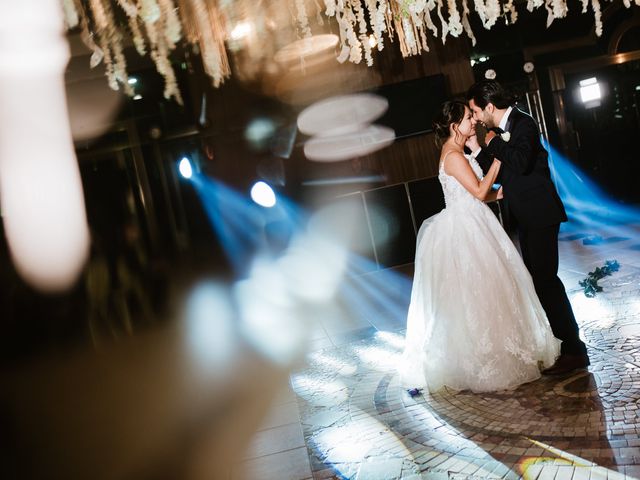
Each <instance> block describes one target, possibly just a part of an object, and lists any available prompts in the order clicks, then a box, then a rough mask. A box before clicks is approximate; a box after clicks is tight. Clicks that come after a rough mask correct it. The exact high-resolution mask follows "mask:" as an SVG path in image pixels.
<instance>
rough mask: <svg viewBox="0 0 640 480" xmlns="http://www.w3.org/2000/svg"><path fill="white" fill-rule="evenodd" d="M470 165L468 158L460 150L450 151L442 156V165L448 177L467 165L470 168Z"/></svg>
mask: <svg viewBox="0 0 640 480" xmlns="http://www.w3.org/2000/svg"><path fill="white" fill-rule="evenodd" d="M468 164H469V162H468V161H467V158H466V157H465V156H464V154H463V153H462V152H460V151H458V150H449V151H446V152H442V154H441V155H440V165H442V167H443V168H444V172H445V173H446V174H447V175H449V174H450V172H452V171H454V170H457V169H459V168H464V166H465V165H467V166H468Z"/></svg>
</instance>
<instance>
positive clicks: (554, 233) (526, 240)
mask: <svg viewBox="0 0 640 480" xmlns="http://www.w3.org/2000/svg"><path fill="white" fill-rule="evenodd" d="M559 231H560V225H552V226H549V227H543V228H534V229H529V230H523V229H522V228H519V229H518V237H519V241H520V250H521V252H522V259H523V260H524V264H525V265H526V266H527V269H528V270H529V273H530V274H531V277H532V278H533V284H534V286H535V289H536V293H537V294H538V298H539V299H540V303H541V304H542V308H544V311H545V313H546V314H547V318H548V319H549V324H550V325H551V330H553V334H554V335H555V337H556V338H558V339H560V340H562V347H561V352H562V353H565V354H571V355H585V356H586V354H587V349H586V346H585V344H584V342H583V341H582V340H580V334H579V329H578V323H577V322H576V318H575V316H574V315H573V309H572V308H571V303H570V302H569V298H568V297H567V292H566V291H565V288H564V285H563V284H562V281H561V280H560V278H559V277H558V233H559Z"/></svg>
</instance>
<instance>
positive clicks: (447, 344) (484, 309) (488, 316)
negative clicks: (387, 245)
mask: <svg viewBox="0 0 640 480" xmlns="http://www.w3.org/2000/svg"><path fill="white" fill-rule="evenodd" d="M434 130H435V134H436V142H437V143H438V145H441V146H442V151H441V154H440V166H439V175H438V178H439V180H440V183H441V184H442V190H443V191H444V197H445V202H446V208H445V209H444V210H443V211H442V212H440V213H439V214H437V215H434V216H433V217H431V218H429V219H427V220H425V221H424V223H423V224H422V226H421V228H420V232H419V233H418V239H417V247H416V258H415V274H414V279H413V288H412V291H411V304H410V306H409V313H408V317H407V332H406V341H405V351H404V354H403V358H402V361H401V365H400V376H401V381H402V383H403V385H405V386H407V387H421V388H425V387H426V388H427V389H428V390H429V391H430V392H435V391H437V390H439V389H440V388H442V387H443V386H448V387H450V388H452V389H455V390H465V389H470V390H472V391H475V392H486V391H495V390H502V389H509V388H513V387H516V386H518V385H520V384H522V383H526V382H530V381H532V380H536V379H537V378H539V377H540V365H539V364H542V366H544V367H546V366H550V365H552V364H553V362H554V361H555V359H556V357H557V356H558V354H559V352H560V341H559V340H558V339H556V338H555V337H554V336H553V333H552V332H551V328H550V326H549V324H548V322H547V318H546V316H545V313H544V310H543V309H542V306H541V305H540V301H539V300H538V297H537V296H536V292H535V289H534V286H533V282H532V280H531V277H530V275H529V272H528V271H527V269H526V267H525V266H524V263H523V262H522V259H521V258H520V255H519V254H518V252H517V250H516V249H515V247H514V245H513V243H511V240H510V239H509V237H508V236H507V234H506V233H505V231H504V229H503V228H502V226H501V225H500V223H499V222H498V220H497V219H496V217H495V215H494V213H493V212H492V211H491V209H490V208H489V207H488V206H487V205H485V203H484V201H486V200H494V199H496V198H502V197H501V194H502V191H501V190H499V191H497V192H496V191H493V190H492V185H493V182H494V181H495V179H496V176H497V174H498V171H499V169H500V162H499V161H498V160H494V162H493V164H492V166H491V168H490V170H489V171H488V173H487V175H486V176H485V177H484V178H483V177H482V170H481V168H480V166H479V165H478V163H477V162H476V161H475V160H474V159H473V158H471V157H466V156H465V155H464V153H463V149H464V146H465V143H466V141H467V139H468V138H469V137H470V136H472V135H475V121H474V120H473V117H472V113H471V111H470V110H469V108H468V107H467V105H466V103H463V102H460V101H449V102H445V103H444V104H443V106H442V109H441V111H440V112H439V114H438V116H437V118H436V120H435V121H434Z"/></svg>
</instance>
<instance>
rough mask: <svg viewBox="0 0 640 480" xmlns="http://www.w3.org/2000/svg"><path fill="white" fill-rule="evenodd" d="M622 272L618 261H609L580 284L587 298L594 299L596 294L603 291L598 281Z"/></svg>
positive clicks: (590, 273)
mask: <svg viewBox="0 0 640 480" xmlns="http://www.w3.org/2000/svg"><path fill="white" fill-rule="evenodd" d="M618 270H620V264H619V263H618V261H617V260H607V261H606V262H604V266H603V267H596V269H595V270H594V271H593V272H589V276H588V277H587V278H585V279H584V280H580V281H579V282H578V283H579V284H580V286H581V287H582V288H583V289H584V294H585V296H586V297H589V298H593V297H595V296H596V293H598V292H601V291H602V287H601V286H600V285H598V280H600V279H601V278H604V277H606V276H608V275H611V274H612V273H613V272H617V271H618Z"/></svg>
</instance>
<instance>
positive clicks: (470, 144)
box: [464, 133, 480, 153]
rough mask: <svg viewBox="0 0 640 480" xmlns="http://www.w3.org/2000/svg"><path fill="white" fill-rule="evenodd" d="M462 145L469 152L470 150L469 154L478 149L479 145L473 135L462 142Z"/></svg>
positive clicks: (475, 136) (476, 137)
mask: <svg viewBox="0 0 640 480" xmlns="http://www.w3.org/2000/svg"><path fill="white" fill-rule="evenodd" d="M464 144H465V146H466V147H467V148H468V149H469V150H471V153H473V152H475V151H476V150H478V149H479V148H480V143H478V136H477V135H476V134H475V133H474V134H473V135H471V136H470V137H469V138H467V141H466V142H464Z"/></svg>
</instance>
